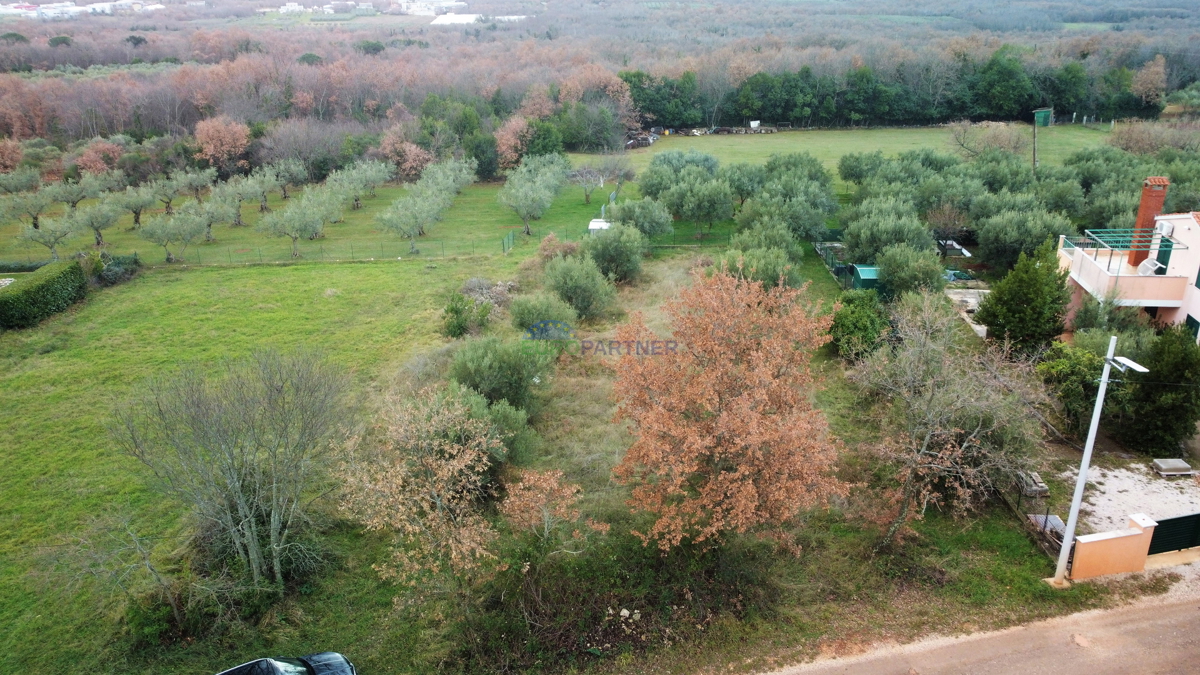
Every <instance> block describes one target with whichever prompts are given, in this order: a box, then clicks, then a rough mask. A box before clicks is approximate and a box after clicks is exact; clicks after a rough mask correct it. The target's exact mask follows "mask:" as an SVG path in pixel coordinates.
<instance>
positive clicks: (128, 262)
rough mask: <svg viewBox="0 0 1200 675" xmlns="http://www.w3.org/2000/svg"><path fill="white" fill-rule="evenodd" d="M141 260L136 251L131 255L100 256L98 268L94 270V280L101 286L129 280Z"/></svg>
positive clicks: (135, 272)
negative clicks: (96, 270)
mask: <svg viewBox="0 0 1200 675" xmlns="http://www.w3.org/2000/svg"><path fill="white" fill-rule="evenodd" d="M141 266H142V261H141V260H140V259H139V258H138V255H137V254H136V253H134V254H132V255H107V254H103V255H102V256H101V258H100V269H99V271H98V272H96V282H97V283H99V284H100V285H101V286H116V285H117V284H119V283H121V282H123V281H129V280H130V279H132V278H133V276H134V275H135V274H137V272H138V270H139V269H140V268H141Z"/></svg>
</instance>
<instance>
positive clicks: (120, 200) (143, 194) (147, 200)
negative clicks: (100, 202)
mask: <svg viewBox="0 0 1200 675" xmlns="http://www.w3.org/2000/svg"><path fill="white" fill-rule="evenodd" d="M106 201H107V202H108V203H110V204H112V205H113V206H114V207H116V208H117V209H120V210H121V211H128V212H130V213H132V214H133V227H134V228H135V229H136V228H138V227H141V226H142V213H144V212H145V211H146V209H148V208H150V207H151V206H154V204H155V203H156V202H158V198H157V197H155V196H154V191H153V190H152V189H151V188H150V186H142V187H133V186H130V187H127V188H125V191H124V192H114V193H112V194H111V195H110V196H109V197H108V199H107V200H106Z"/></svg>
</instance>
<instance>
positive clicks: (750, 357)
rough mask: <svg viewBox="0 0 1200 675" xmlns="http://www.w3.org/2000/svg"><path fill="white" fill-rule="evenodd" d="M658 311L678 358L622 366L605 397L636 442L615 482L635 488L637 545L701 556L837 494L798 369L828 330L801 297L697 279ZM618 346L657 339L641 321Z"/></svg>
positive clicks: (670, 353)
mask: <svg viewBox="0 0 1200 675" xmlns="http://www.w3.org/2000/svg"><path fill="white" fill-rule="evenodd" d="M666 311H667V314H668V316H669V317H670V319H671V328H672V338H673V340H674V341H676V342H677V345H678V346H677V348H672V349H666V348H664V349H662V350H661V351H662V353H659V354H653V355H649V356H640V355H636V354H632V353H627V354H626V355H624V356H622V358H621V359H620V361H618V363H617V382H616V385H615V387H614V391H615V394H616V396H617V397H618V399H619V400H620V401H621V403H620V406H619V408H618V412H617V417H618V418H619V419H623V420H629V421H631V422H632V423H633V428H634V434H635V440H634V443H633V445H632V446H631V447H630V448H629V450H628V451H627V452H626V453H625V456H624V458H623V459H622V460H621V464H620V465H619V466H618V467H617V468H616V470H615V474H616V476H617V477H618V479H619V480H621V481H622V482H625V483H630V484H633V485H634V487H633V495H632V498H631V499H630V502H629V503H630V505H631V506H633V507H634V508H636V509H639V510H644V511H648V512H650V513H651V514H653V515H654V516H655V522H654V525H653V526H652V527H651V528H650V529H649V530H648V531H647V532H644V533H641V534H640V535H639V536H641V537H642V539H643V541H645V542H647V543H649V542H650V541H654V542H656V543H657V544H658V546H659V547H660V548H662V549H664V550H667V549H670V548H672V547H675V546H679V545H681V544H682V543H684V542H685V541H690V542H693V543H696V544H700V545H702V546H709V545H713V544H716V543H719V542H720V540H721V538H722V537H723V536H724V535H727V534H729V533H734V532H747V531H751V530H756V529H759V528H763V527H777V526H780V525H782V524H784V523H786V522H787V521H789V520H790V519H791V518H793V517H794V516H795V515H796V514H797V513H799V512H800V510H801V509H804V508H811V507H814V506H819V505H821V504H823V503H825V501H826V499H828V498H829V497H831V496H833V495H838V494H845V492H846V485H845V484H843V483H841V482H839V481H838V480H837V479H836V478H834V477H833V476H832V475H831V474H830V469H831V468H832V465H833V462H834V460H835V459H836V457H837V452H836V449H835V446H834V444H833V442H832V440H830V438H829V437H828V435H827V433H826V422H825V418H824V416H823V415H822V413H821V412H820V411H819V410H817V409H816V408H814V407H813V404H812V397H811V395H812V388H813V378H812V374H811V372H810V370H809V360H810V358H811V356H812V351H813V350H814V349H816V348H817V347H819V346H820V345H821V344H823V343H824V342H826V341H827V340H828V339H829V338H828V335H827V330H828V328H829V322H830V319H829V317H828V316H827V315H822V314H821V313H819V312H818V311H817V309H816V308H815V307H814V306H813V305H812V304H811V301H810V300H809V298H808V295H807V292H806V291H804V290H802V289H789V288H784V287H779V288H773V289H770V290H765V289H764V288H763V286H762V284H760V283H757V282H753V281H747V280H744V279H739V278H738V277H736V276H734V275H732V274H729V273H728V272H727V271H724V270H722V271H719V272H717V273H715V274H712V275H711V276H705V275H704V274H703V273H697V274H696V275H695V277H694V283H693V285H692V286H691V287H689V288H688V289H686V290H684V291H683V292H681V293H680V297H679V299H678V300H676V301H673V302H671V303H668V305H667V310H666ZM617 337H618V339H619V340H621V341H623V343H624V344H626V345H634V344H642V343H645V344H650V342H649V341H653V340H656V339H657V338H656V336H655V335H654V334H653V333H651V332H650V330H649V329H648V328H647V327H646V324H645V323H644V321H643V319H642V317H641V315H634V317H633V318H632V320H631V321H630V322H629V323H628V324H626V325H624V326H622V327H621V328H620V329H618V332H617ZM668 346H672V345H668ZM652 351H653V350H652Z"/></svg>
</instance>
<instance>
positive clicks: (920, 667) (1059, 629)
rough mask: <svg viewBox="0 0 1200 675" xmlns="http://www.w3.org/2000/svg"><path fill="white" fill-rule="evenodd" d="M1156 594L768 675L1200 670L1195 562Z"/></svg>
mask: <svg viewBox="0 0 1200 675" xmlns="http://www.w3.org/2000/svg"><path fill="white" fill-rule="evenodd" d="M1174 571H1177V572H1179V573H1181V574H1182V575H1183V576H1184V578H1183V580H1182V581H1181V582H1179V583H1177V584H1176V585H1175V586H1174V587H1173V588H1172V589H1171V591H1170V592H1169V593H1168V594H1167V595H1165V596H1162V597H1157V598H1147V599H1144V600H1141V601H1139V602H1136V603H1133V604H1130V605H1127V606H1124V607H1119V608H1116V609H1109V610H1097V611H1092V612H1083V613H1080V614H1072V615H1070V616H1063V617H1058V618H1055V619H1050V620H1047V621H1041V622H1038V623H1033V624H1029V625H1026V626H1018V627H1015V628H1009V629H1006V630H1002V631H995V632H991V633H976V634H974V635H967V636H963V637H954V638H946V637H931V638H927V639H924V640H921V641H919V642H914V643H911V644H907V645H880V646H877V647H876V648H875V649H872V650H871V651H868V652H866V653H863V654H860V655H857V656H849V657H843V658H822V659H819V660H817V661H815V662H813V663H807V664H804V665H800V666H793V667H791V668H786V669H783V670H779V671H775V672H774V673H771V674H770V675H834V674H837V675H965V674H968V673H969V674H970V675H1002V674H1003V675H1008V674H1010V673H1031V674H1032V673H1050V674H1052V675H1117V674H1120V675H1125V674H1137V675H1168V674H1169V675H1175V674H1176V673H1178V674H1183V673H1198V672H1200V564H1192V565H1188V566H1186V567H1182V568H1175V570H1174Z"/></svg>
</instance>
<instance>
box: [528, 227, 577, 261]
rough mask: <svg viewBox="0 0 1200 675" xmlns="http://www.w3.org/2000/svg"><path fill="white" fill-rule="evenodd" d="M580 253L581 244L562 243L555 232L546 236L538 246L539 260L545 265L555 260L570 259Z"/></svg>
mask: <svg viewBox="0 0 1200 675" xmlns="http://www.w3.org/2000/svg"><path fill="white" fill-rule="evenodd" d="M578 253H579V242H576V241H561V240H560V239H559V238H558V236H557V235H556V234H554V233H553V232H551V233H550V234H548V235H546V236H545V238H543V239H542V242H541V243H540V244H538V258H540V259H541V261H542V264H543V265H544V264H546V263H548V262H550V261H551V260H554V259H555V258H559V257H562V258H569V257H571V256H573V255H576V254H578Z"/></svg>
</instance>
